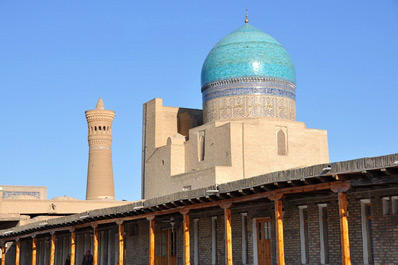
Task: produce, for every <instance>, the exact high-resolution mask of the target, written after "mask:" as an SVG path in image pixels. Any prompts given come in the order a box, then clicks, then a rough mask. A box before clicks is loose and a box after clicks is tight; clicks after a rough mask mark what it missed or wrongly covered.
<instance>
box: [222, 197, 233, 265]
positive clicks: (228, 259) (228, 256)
mask: <svg viewBox="0 0 398 265" xmlns="http://www.w3.org/2000/svg"><path fill="white" fill-rule="evenodd" d="M221 207H222V208H223V209H224V217H225V264H226V265H233V258H232V214H231V204H223V205H222V206H221Z"/></svg>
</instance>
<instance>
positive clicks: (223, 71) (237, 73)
mask: <svg viewBox="0 0 398 265" xmlns="http://www.w3.org/2000/svg"><path fill="white" fill-rule="evenodd" d="M242 77H265V78H276V79H281V80H286V81H288V82H291V83H293V84H295V82H296V73H295V70H294V66H293V63H292V60H291V59H290V56H289V54H288V53H287V51H286V50H285V48H283V46H282V45H281V44H280V43H279V42H278V41H277V40H275V39H274V38H273V37H271V36H270V35H268V34H266V33H264V32H263V31H261V30H259V29H257V28H255V27H253V26H251V25H249V24H245V25H243V26H242V27H240V28H238V29H237V30H235V31H233V32H232V33H230V34H229V35H227V36H226V37H225V38H223V39H222V40H221V41H219V42H218V43H217V44H216V46H214V48H213V49H212V50H211V51H210V53H209V55H208V56H207V58H206V60H205V62H204V64H203V67H202V90H203V88H204V87H205V86H206V85H208V84H210V83H213V82H216V81H220V80H226V79H230V78H242Z"/></svg>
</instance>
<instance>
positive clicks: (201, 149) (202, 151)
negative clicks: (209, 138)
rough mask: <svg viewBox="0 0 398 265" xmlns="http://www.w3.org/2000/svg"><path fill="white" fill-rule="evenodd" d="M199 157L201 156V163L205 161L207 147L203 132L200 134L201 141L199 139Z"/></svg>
mask: <svg viewBox="0 0 398 265" xmlns="http://www.w3.org/2000/svg"><path fill="white" fill-rule="evenodd" d="M198 140H199V141H198V147H199V148H198V149H199V150H198V155H199V161H203V160H205V145H206V139H205V132H204V131H201V132H199V139H198Z"/></svg>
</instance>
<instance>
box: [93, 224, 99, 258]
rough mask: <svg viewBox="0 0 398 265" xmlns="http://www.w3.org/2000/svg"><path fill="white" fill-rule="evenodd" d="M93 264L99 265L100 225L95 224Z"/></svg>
mask: <svg viewBox="0 0 398 265" xmlns="http://www.w3.org/2000/svg"><path fill="white" fill-rule="evenodd" d="M93 229H94V236H93V265H98V225H93Z"/></svg>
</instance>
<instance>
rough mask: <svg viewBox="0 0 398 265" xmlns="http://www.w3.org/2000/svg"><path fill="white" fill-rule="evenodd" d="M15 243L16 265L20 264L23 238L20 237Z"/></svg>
mask: <svg viewBox="0 0 398 265" xmlns="http://www.w3.org/2000/svg"><path fill="white" fill-rule="evenodd" d="M15 243H16V246H15V265H19V259H20V256H21V240H19V238H18V239H17V240H16V242H15Z"/></svg>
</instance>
